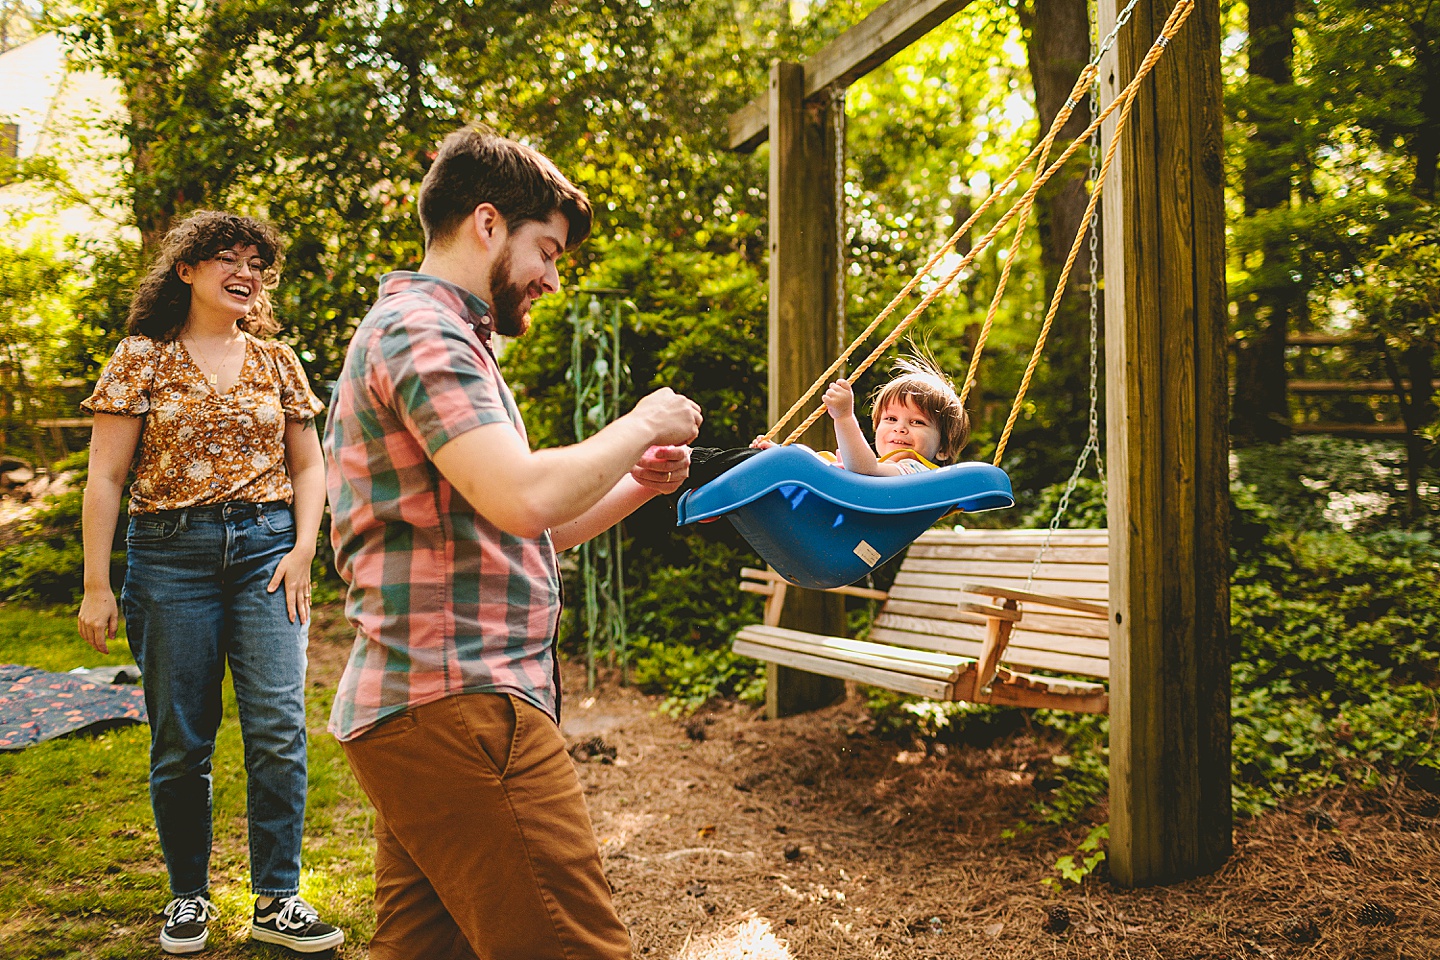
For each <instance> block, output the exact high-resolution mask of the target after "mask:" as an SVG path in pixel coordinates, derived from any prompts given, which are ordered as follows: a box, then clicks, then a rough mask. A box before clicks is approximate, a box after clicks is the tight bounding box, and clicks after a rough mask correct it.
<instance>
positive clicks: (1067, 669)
mask: <svg viewBox="0 0 1440 960" xmlns="http://www.w3.org/2000/svg"><path fill="white" fill-rule="evenodd" d="M1019 634H1020V631H1018V630H1016V631H1015V632H1014V633H1012V634H1011V635H1010V643H1009V645H1007V646H1006V648H1005V656H1004V657H1003V658H1002V659H1003V660H1004V662H1005V663H1012V664H1016V665H1017V666H1022V667H1027V668H1029V669H1032V670H1055V671H1058V672H1060V673H1078V674H1080V675H1081V676H1084V677H1099V678H1101V679H1109V677H1110V660H1109V659H1108V658H1107V657H1088V656H1085V655H1084V654H1083V653H1080V652H1060V651H1056V650H1051V649H1044V648H1037V647H1032V646H1029V645H1027V644H1026V642H1025V641H1026V640H1027V638H1026V637H1024V636H1020V635H1019ZM981 636H982V637H983V634H981ZM870 637H871V639H872V640H875V641H877V642H880V643H893V644H895V645H896V646H901V647H914V648H916V649H920V650H937V651H939V652H941V653H949V654H953V655H955V656H958V657H978V656H979V655H980V647H981V644H982V640H981V639H980V638H979V637H977V638H976V639H973V640H972V639H960V638H949V637H944V638H941V637H933V636H926V635H925V634H919V633H908V632H906V631H904V630H885V629H882V628H878V627H872V628H871V630H870ZM1044 642H1045V644H1046V647H1049V646H1052V644H1051V643H1050V642H1049V641H1048V640H1045V641H1044Z"/></svg>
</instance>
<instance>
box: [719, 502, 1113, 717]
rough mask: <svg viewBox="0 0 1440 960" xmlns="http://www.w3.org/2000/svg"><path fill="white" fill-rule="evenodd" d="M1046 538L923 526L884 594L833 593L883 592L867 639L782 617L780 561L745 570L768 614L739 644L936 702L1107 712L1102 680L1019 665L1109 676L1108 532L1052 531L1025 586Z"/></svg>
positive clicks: (784, 588) (749, 651) (771, 657)
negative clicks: (784, 623)
mask: <svg viewBox="0 0 1440 960" xmlns="http://www.w3.org/2000/svg"><path fill="white" fill-rule="evenodd" d="M1045 536H1046V531H1044V530H929V531H926V532H925V533H924V534H922V535H921V536H920V537H919V539H917V540H916V541H915V543H914V544H913V545H912V546H911V547H910V552H909V553H908V554H906V556H905V560H904V561H903V562H902V564H901V566H900V570H899V573H898V574H897V575H896V578H895V583H894V585H893V586H892V587H891V589H890V591H889V592H888V593H886V592H884V591H881V590H871V589H867V588H864V587H853V586H852V587H836V588H834V589H833V590H830V591H828V592H830V593H840V594H845V595H848V596H859V597H865V598H869V599H875V600H882V601H884V605H883V606H882V607H881V609H880V613H879V614H878V615H877V616H876V618H875V621H874V623H873V624H872V625H871V628H870V639H869V640H851V639H847V638H844V637H827V636H820V635H818V634H813V633H806V632H804V631H800V630H790V629H786V628H784V627H781V626H779V622H780V614H781V611H782V609H783V605H784V603H785V595H786V593H787V592H788V590H789V589H791V588H790V585H789V584H787V583H786V582H785V581H784V580H783V579H781V578H780V576H779V575H778V574H776V573H775V572H774V571H771V570H755V569H750V568H746V569H745V570H743V571H742V578H743V579H742V581H741V583H740V589H741V590H744V591H747V592H750V593H758V594H762V595H763V596H765V597H766V598H767V599H766V602H765V618H764V623H761V624H756V625H754V626H749V627H745V628H744V629H742V630H741V631H740V632H739V633H737V634H736V636H735V642H734V651H735V652H736V653H738V654H741V655H742V656H747V657H753V658H755V659H757V660H763V661H766V662H769V663H777V664H781V665H783V666H787V667H793V668H795V669H798V670H804V671H806V672H808V673H816V674H821V675H824V676H829V677H839V678H841V679H845V680H854V681H857V682H859V683H863V684H867V685H869V686H875V687H885V688H887V689H890V690H896V691H899V692H902V693H909V694H913V695H915V696H920V697H926V698H928V699H931V700H966V701H970V702H974V703H989V704H996V705H1003V706H1014V707H1048V708H1051V709H1055V710H1072V711H1076V712H1084V713H1105V712H1107V711H1108V709H1109V703H1110V698H1109V694H1108V693H1107V692H1106V688H1105V686H1104V684H1103V683H1098V682H1091V681H1089V680H1074V679H1069V678H1068V677H1060V676H1048V675H1046V676H1042V675H1039V674H1034V673H1022V672H1020V671H1019V670H1016V669H1014V668H1016V667H1020V668H1025V669H1027V670H1045V671H1053V672H1055V673H1059V674H1069V675H1078V676H1081V677H1093V678H1096V679H1098V680H1102V681H1103V680H1106V679H1108V678H1109V676H1110V640H1109V630H1108V627H1109V608H1108V604H1107V598H1108V594H1109V587H1110V582H1109V573H1108V559H1109V538H1108V534H1107V533H1106V531H1104V530H1057V531H1055V533H1054V535H1053V537H1052V539H1051V541H1050V547H1049V549H1047V550H1046V552H1045V559H1044V562H1043V563H1041V564H1040V567H1039V569H1038V570H1037V571H1036V574H1035V578H1034V581H1033V583H1031V585H1030V589H1028V590H1027V589H1026V586H1027V581H1028V580H1029V575H1030V569H1031V566H1032V565H1033V563H1034V559H1035V556H1036V554H1037V552H1038V551H1039V550H1040V547H1041V544H1043V543H1044V541H1045ZM1002 664H1003V665H1002Z"/></svg>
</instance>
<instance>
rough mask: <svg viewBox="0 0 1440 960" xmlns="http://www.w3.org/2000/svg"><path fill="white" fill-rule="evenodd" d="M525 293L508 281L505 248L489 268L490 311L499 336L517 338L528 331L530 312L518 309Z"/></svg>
mask: <svg viewBox="0 0 1440 960" xmlns="http://www.w3.org/2000/svg"><path fill="white" fill-rule="evenodd" d="M526 292H527V288H526V287H525V286H522V285H521V284H517V283H515V282H514V281H512V280H511V279H510V249H509V247H506V248H505V249H504V250H503V251H501V253H500V256H499V257H498V258H496V260H495V264H494V265H493V266H492V267H491V268H490V300H491V303H490V310H491V312H492V313H493V315H494V319H495V332H496V333H498V334H500V336H502V337H518V336H520V335H521V334H523V333H524V332H525V331H526V330H528V329H530V311H529V310H524V311H522V310H521V309H520V304H522V303H524V302H525V295H526Z"/></svg>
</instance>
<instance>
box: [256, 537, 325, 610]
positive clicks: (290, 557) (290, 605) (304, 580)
mask: <svg viewBox="0 0 1440 960" xmlns="http://www.w3.org/2000/svg"><path fill="white" fill-rule="evenodd" d="M314 559H315V551H314V550H306V549H304V548H303V547H296V548H295V549H294V550H291V551H290V552H289V553H287V554H285V556H283V557H281V558H280V565H279V566H277V567H276V568H275V576H273V577H271V578H270V582H269V583H268V584H267V585H266V586H265V592H266V593H274V592H275V590H276V588H278V587H279V586H280V584H282V583H283V584H285V612H286V613H288V614H289V615H290V622H291V623H294V622H295V618H296V617H297V616H298V617H299V618H300V622H301V623H309V622H310V561H312V560H314Z"/></svg>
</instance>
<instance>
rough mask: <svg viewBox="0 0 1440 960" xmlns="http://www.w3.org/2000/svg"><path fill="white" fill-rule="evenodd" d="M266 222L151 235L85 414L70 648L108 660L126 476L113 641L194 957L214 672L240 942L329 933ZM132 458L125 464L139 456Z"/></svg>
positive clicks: (301, 408)
mask: <svg viewBox="0 0 1440 960" xmlns="http://www.w3.org/2000/svg"><path fill="white" fill-rule="evenodd" d="M279 248H280V239H279V236H278V235H277V234H276V232H275V230H274V229H273V228H272V227H270V226H269V225H268V224H263V223H260V222H258V221H256V220H252V219H249V218H247V217H238V216H233V215H231V214H226V213H215V212H209V211H206V212H201V213H196V214H194V215H193V216H191V217H189V218H188V219H186V220H184V221H183V222H182V223H180V224H179V225H178V226H176V227H175V228H174V229H173V230H171V231H170V233H169V235H167V236H166V238H165V243H164V247H163V249H162V250H161V252H160V257H159V259H158V260H157V261H156V263H155V265H154V266H153V267H151V269H150V271H149V273H148V274H146V276H145V278H144V279H143V280H142V281H141V282H140V286H139V288H138V289H137V290H136V293H135V298H134V300H133V301H132V302H131V304H130V320H129V333H130V336H129V337H127V338H126V339H125V340H123V341H121V343H120V345H119V347H117V348H116V350H115V353H114V355H113V356H112V357H111V358H110V362H109V363H108V364H106V366H105V370H104V372H103V373H102V374H101V375H100V380H99V382H98V383H96V385H95V392H94V394H93V395H92V396H91V397H90V398H89V399H88V400H86V401H85V402H84V403H83V404H81V406H82V407H84V408H85V409H87V410H89V411H90V412H92V413H94V414H95V426H94V429H93V433H92V434H91V440H90V480H89V483H88V484H87V486H86V488H85V506H84V515H83V516H84V522H83V528H84V537H85V595H84V599H83V601H82V602H81V605H80V614H79V627H80V634H81V636H83V637H84V638H85V640H86V641H87V642H88V643H89V644H90V645H91V646H92V647H94V648H95V649H96V650H98V651H100V652H101V653H105V652H108V647H107V641H109V640H112V639H114V637H115V630H116V627H117V625H118V614H119V611H118V610H117V608H116V603H115V594H114V591H113V590H112V589H111V585H110V551H111V549H112V546H113V544H112V540H113V536H114V530H115V524H116V520H117V518H118V514H119V511H120V500H121V487H122V485H123V484H124V482H125V478H126V475H127V473H128V472H129V469H130V466H131V463H132V461H134V462H135V482H134V484H133V485H132V486H131V488H130V526H129V532H128V534H127V536H126V551H127V557H126V566H125V586H124V590H123V593H122V598H123V602H124V605H125V620H126V629H127V632H128V635H129V641H130V649H131V651H132V652H133V653H134V655H135V662H136V663H137V664H138V665H139V666H140V669H141V672H142V673H143V674H144V677H145V703H146V707H147V709H148V710H149V714H150V731H151V735H150V743H151V746H150V799H151V803H152V805H153V807H154V810H155V823H156V826H157V828H158V830H159V833H160V846H161V849H162V850H163V851H164V854H165V866H166V868H167V869H168V871H169V874H170V888H171V892H172V897H173V899H172V900H171V901H170V903H169V905H168V906H166V908H165V915H166V921H165V924H164V926H163V927H162V928H161V931H160V946H161V948H162V949H163V950H165V951H166V952H167V953H194V952H197V951H199V950H203V949H204V948H205V943H206V940H207V939H208V937H209V927H208V923H209V921H210V920H211V919H213V918H214V917H215V908H214V906H213V905H212V904H211V903H210V900H209V899H208V891H209V864H210V836H211V815H210V792H211V790H210V761H211V756H212V754H213V753H214V749H215V732H216V729H217V728H218V727H219V724H220V716H221V695H220V685H221V681H222V680H223V679H224V676H225V668H226V666H227V664H228V666H229V668H230V672H231V676H232V677H233V682H234V685H235V698H236V700H237V701H238V703H239V708H240V729H241V733H242V735H243V737H244V741H245V770H246V774H247V777H248V781H249V787H248V789H249V796H248V811H249V828H250V877H251V886H252V888H253V891H254V893H255V895H256V900H255V911H254V916H253V918H252V920H251V925H250V935H251V937H253V938H255V939H257V940H263V941H265V942H268V943H278V944H282V945H284V946H286V947H289V948H291V949H293V950H298V951H301V952H304V953H310V952H316V951H320V950H328V949H330V948H332V947H334V946H336V945H338V944H339V943H341V942H342V941H343V940H344V933H343V932H342V931H340V930H338V929H336V928H335V927H333V926H331V925H329V924H326V923H322V922H320V920H319V918H318V917H317V916H316V913H315V910H314V909H313V908H312V907H310V906H309V905H308V904H307V903H305V901H303V900H301V899H300V898H299V896H298V895H297V894H298V888H299V883H300V837H301V829H302V826H303V821H304V816H305V786H306V767H305V696H304V695H305V647H306V643H307V623H308V621H309V619H310V563H311V560H312V559H313V558H314V555H315V540H316V535H317V532H318V530H319V526H320V515H321V512H322V510H323V508H324V502H325V479H324V469H325V468H324V460H323V457H322V455H321V452H320V442H319V438H318V437H317V436H316V433H315V426H314V417H315V415H316V414H317V413H319V412H320V410H321V409H323V407H322V405H321V404H320V402H319V401H318V400H317V399H316V398H315V396H314V394H312V393H311V392H310V387H309V385H308V384H307V382H306V379H305V373H304V371H303V370H302V369H301V367H300V362H299V360H297V359H296V357H295V353H294V351H292V350H291V349H290V348H289V347H287V346H285V345H284V344H281V343H277V342H275V341H272V340H265V339H261V338H262V337H266V336H269V335H270V334H273V333H274V332H275V331H276V330H277V329H278V326H277V324H276V323H275V321H274V319H273V316H272V315H271V312H270V309H269V299H268V293H267V290H268V289H270V288H273V287H274V286H275V284H276V283H277V282H278V261H279V256H280V249H279ZM137 451H138V457H137Z"/></svg>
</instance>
